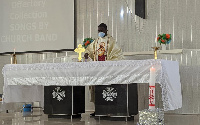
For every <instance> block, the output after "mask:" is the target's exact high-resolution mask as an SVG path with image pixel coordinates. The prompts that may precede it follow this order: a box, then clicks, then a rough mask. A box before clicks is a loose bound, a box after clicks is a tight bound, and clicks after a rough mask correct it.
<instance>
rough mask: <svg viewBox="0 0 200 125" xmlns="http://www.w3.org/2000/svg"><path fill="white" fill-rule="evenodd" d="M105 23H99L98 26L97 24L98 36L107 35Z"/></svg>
mask: <svg viewBox="0 0 200 125" xmlns="http://www.w3.org/2000/svg"><path fill="white" fill-rule="evenodd" d="M107 31H108V30H107V25H106V24H105V23H101V24H100V25H99V26H98V33H99V36H100V37H105V36H107Z"/></svg>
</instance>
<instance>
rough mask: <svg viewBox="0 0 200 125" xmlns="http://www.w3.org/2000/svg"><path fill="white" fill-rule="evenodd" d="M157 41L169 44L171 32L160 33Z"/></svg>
mask: <svg viewBox="0 0 200 125" xmlns="http://www.w3.org/2000/svg"><path fill="white" fill-rule="evenodd" d="M157 42H159V43H160V45H161V44H169V43H170V42H171V34H159V35H158V37H157Z"/></svg>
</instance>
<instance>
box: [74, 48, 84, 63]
mask: <svg viewBox="0 0 200 125" xmlns="http://www.w3.org/2000/svg"><path fill="white" fill-rule="evenodd" d="M74 51H75V52H76V53H78V60H79V62H81V59H82V57H81V53H83V52H85V49H84V48H83V47H82V45H81V44H79V45H78V48H76V49H75V50H74Z"/></svg>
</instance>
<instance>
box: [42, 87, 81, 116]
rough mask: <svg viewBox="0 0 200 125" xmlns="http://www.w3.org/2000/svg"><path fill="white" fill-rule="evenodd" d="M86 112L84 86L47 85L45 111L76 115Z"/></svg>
mask: <svg viewBox="0 0 200 125" xmlns="http://www.w3.org/2000/svg"><path fill="white" fill-rule="evenodd" d="M84 112H85V87H84V86H45V87H44V113H45V114H50V115H56V114H65V115H74V114H79V113H84Z"/></svg>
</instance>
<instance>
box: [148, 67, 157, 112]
mask: <svg viewBox="0 0 200 125" xmlns="http://www.w3.org/2000/svg"><path fill="white" fill-rule="evenodd" d="M155 79H156V69H155V68H154V67H151V68H150V79H149V109H155Z"/></svg>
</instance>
